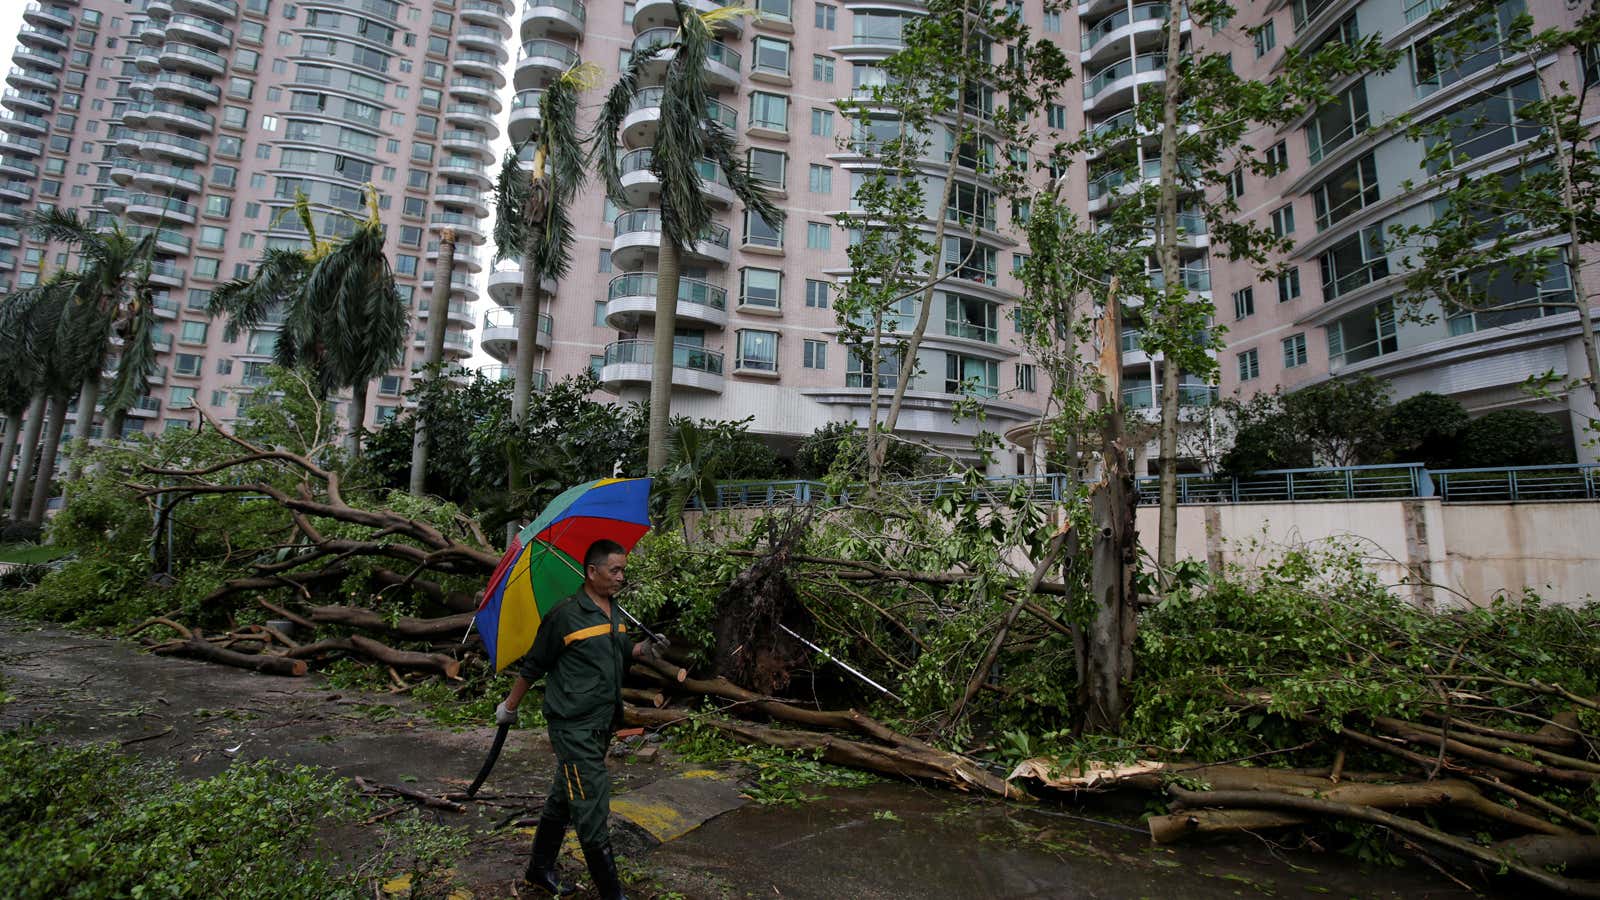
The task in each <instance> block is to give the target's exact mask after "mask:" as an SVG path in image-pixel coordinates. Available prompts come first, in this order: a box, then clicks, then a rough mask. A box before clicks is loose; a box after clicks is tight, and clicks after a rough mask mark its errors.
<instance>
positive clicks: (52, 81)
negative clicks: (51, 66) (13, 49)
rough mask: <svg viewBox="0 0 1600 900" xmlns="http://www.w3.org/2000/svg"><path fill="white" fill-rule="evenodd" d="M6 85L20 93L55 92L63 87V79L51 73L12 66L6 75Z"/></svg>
mask: <svg viewBox="0 0 1600 900" xmlns="http://www.w3.org/2000/svg"><path fill="white" fill-rule="evenodd" d="M6 84H9V85H11V86H12V87H14V88H16V89H17V90H20V91H29V90H32V91H41V92H43V91H54V90H56V89H57V88H60V87H61V79H59V78H57V77H56V76H54V75H51V74H50V73H49V72H41V71H39V70H38V69H24V68H22V67H21V66H12V67H11V71H9V72H7V73H6Z"/></svg>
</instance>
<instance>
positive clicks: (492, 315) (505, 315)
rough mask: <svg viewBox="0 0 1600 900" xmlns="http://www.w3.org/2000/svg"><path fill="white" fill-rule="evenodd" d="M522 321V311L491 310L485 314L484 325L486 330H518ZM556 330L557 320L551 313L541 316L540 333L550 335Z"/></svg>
mask: <svg viewBox="0 0 1600 900" xmlns="http://www.w3.org/2000/svg"><path fill="white" fill-rule="evenodd" d="M521 319H522V311H521V310H517V309H491V310H489V311H488V312H486V313H484V314H483V321H482V325H483V327H484V328H486V329H487V328H516V327H517V323H518V322H519V321H521ZM554 328H555V319H553V318H552V317H551V316H550V314H549V313H540V314H539V333H540V334H550V333H551V331H553V330H554Z"/></svg>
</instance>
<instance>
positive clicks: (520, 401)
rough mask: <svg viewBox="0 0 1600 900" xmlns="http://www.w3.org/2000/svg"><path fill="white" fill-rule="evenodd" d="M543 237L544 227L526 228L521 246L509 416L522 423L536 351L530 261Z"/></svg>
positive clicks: (535, 275) (534, 276)
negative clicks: (525, 238)
mask: <svg viewBox="0 0 1600 900" xmlns="http://www.w3.org/2000/svg"><path fill="white" fill-rule="evenodd" d="M543 240H544V229H543V228H542V227H533V228H529V229H528V240H527V243H525V244H524V245H523V247H522V293H521V295H520V296H519V297H518V303H517V372H516V380H515V381H514V382H512V385H511V420H512V421H513V422H516V423H518V424H521V423H522V420H523V418H524V417H526V416H527V414H528V402H529V400H530V398H532V396H533V361H534V358H535V357H536V356H538V354H539V307H540V305H541V303H540V301H541V300H543V299H544V298H543V297H542V296H540V287H539V272H538V269H537V267H536V266H535V265H534V264H533V260H534V253H535V249H536V248H537V247H538V245H539V244H540V243H541V242H542V241H543Z"/></svg>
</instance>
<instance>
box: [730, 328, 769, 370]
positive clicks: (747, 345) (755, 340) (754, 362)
mask: <svg viewBox="0 0 1600 900" xmlns="http://www.w3.org/2000/svg"><path fill="white" fill-rule="evenodd" d="M734 367H735V368H738V369H744V370H746V371H754V372H776V371H778V333H777V332H776V331H756V330H754V329H749V328H745V329H740V331H739V354H738V356H737V357H736V358H735V360H734Z"/></svg>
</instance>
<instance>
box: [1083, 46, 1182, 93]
mask: <svg viewBox="0 0 1600 900" xmlns="http://www.w3.org/2000/svg"><path fill="white" fill-rule="evenodd" d="M1166 67H1167V55H1166V54H1165V53H1146V54H1144V55H1142V56H1138V57H1135V58H1133V59H1124V60H1122V61H1121V62H1118V63H1115V64H1113V65H1110V66H1107V67H1106V68H1104V69H1101V70H1100V71H1099V72H1097V73H1096V74H1095V76H1094V77H1093V78H1090V79H1089V80H1088V81H1086V82H1084V83H1083V99H1085V100H1089V99H1092V98H1094V97H1095V96H1096V95H1098V94H1099V93H1100V92H1101V91H1103V90H1105V89H1106V88H1107V87H1108V86H1109V85H1110V84H1111V83H1112V82H1114V81H1118V80H1120V79H1123V78H1126V77H1128V76H1129V75H1133V74H1135V73H1138V72H1160V71H1163V70H1164V69H1166Z"/></svg>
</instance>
